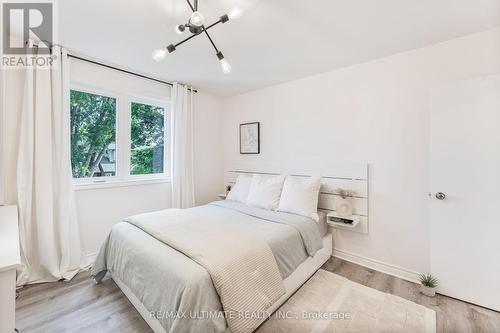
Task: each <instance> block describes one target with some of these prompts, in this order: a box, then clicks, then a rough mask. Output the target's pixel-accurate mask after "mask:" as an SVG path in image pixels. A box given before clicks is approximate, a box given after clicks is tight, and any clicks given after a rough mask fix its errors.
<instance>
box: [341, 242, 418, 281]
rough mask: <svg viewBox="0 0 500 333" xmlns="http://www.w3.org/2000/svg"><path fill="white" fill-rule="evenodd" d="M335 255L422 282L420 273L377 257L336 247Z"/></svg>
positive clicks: (383, 271)
mask: <svg viewBox="0 0 500 333" xmlns="http://www.w3.org/2000/svg"><path fill="white" fill-rule="evenodd" d="M333 256H334V257H337V258H340V259H342V260H346V261H350V262H352V263H355V264H358V265H361V266H364V267H368V268H371V269H374V270H376V271H379V272H382V273H386V274H389V275H392V276H395V277H398V278H401V279H403V280H406V281H410V282H414V283H420V282H419V280H418V277H419V275H420V273H418V272H415V271H412V270H409V269H406V268H403V267H399V266H395V265H391V264H386V263H384V262H381V261H378V260H375V259H371V258H368V257H364V256H361V255H359V254H355V253H352V252H349V251H345V250H341V249H336V248H335V249H334V250H333Z"/></svg>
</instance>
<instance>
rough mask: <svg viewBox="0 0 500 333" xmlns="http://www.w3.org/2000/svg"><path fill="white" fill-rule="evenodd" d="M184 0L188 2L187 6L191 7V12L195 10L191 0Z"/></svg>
mask: <svg viewBox="0 0 500 333" xmlns="http://www.w3.org/2000/svg"><path fill="white" fill-rule="evenodd" d="M186 2H187V3H188V5H189V8H191V10H192V11H193V12H195V11H196V10H195V7H193V5H192V4H191V1H189V0H186Z"/></svg>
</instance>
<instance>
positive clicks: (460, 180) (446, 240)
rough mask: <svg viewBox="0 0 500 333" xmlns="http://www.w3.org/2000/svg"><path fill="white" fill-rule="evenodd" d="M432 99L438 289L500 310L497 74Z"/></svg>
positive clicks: (434, 259)
mask: <svg viewBox="0 0 500 333" xmlns="http://www.w3.org/2000/svg"><path fill="white" fill-rule="evenodd" d="M430 99H431V137H430V178H431V184H430V187H431V194H430V195H431V211H430V213H431V214H430V216H431V227H430V243H431V253H430V254H431V272H432V273H433V274H435V275H436V276H437V277H438V279H439V281H440V285H439V287H438V292H439V293H442V294H445V295H449V296H452V297H455V298H458V299H462V300H464V301H468V302H471V303H475V304H478V305H481V306H484V307H488V308H491V309H495V310H497V311H500V76H488V77H482V78H478V79H472V80H467V81H461V82H460V83H455V84H453V85H451V86H446V87H442V88H439V89H436V90H435V91H433V93H432V94H431V98H430ZM440 192H441V193H442V194H444V196H445V197H444V198H443V195H440V194H441V193H440ZM436 196H437V197H436ZM438 197H439V198H438ZM440 199H442V200H440Z"/></svg>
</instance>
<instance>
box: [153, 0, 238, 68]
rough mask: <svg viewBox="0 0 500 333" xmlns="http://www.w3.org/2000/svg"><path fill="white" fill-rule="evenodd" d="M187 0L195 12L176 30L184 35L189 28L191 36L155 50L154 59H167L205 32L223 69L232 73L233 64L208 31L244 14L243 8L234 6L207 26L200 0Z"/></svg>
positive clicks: (176, 27)
mask: <svg viewBox="0 0 500 333" xmlns="http://www.w3.org/2000/svg"><path fill="white" fill-rule="evenodd" d="M186 1H187V3H188V5H189V8H191V10H192V11H193V13H192V14H191V17H190V18H189V21H188V22H187V23H186V24H178V25H176V26H175V28H174V30H175V32H176V33H177V34H179V35H182V34H183V33H184V31H186V30H189V32H190V33H191V36H189V37H187V38H186V39H184V40H183V41H180V42H179V43H177V44H170V45H168V46H166V47H163V48H161V49H158V50H156V51H154V52H153V54H152V56H153V59H154V60H156V61H161V60H163V59H165V57H166V56H167V53H172V52H174V51H175V50H176V48H177V47H178V46H179V45H181V44H183V43H185V42H187V41H188V40H190V39H191V38H194V37H196V36H198V35H199V34H201V33H205V35H206V36H207V38H208V40H209V41H210V43H211V44H212V46H213V48H214V49H215V55H216V56H217V59H219V62H220V65H221V68H222V71H223V72H224V73H226V74H228V73H230V72H231V65H230V64H229V63H228V62H227V60H226V59H225V58H224V55H223V54H222V52H221V51H219V49H218V48H217V46H215V43H214V41H213V40H212V37H210V35H209V33H208V29H210V28H212V27H214V26H216V25H217V24H219V23H226V22H227V21H229V20H234V19H237V18H240V17H241V15H242V11H241V9H239V8H234V9H233V10H231V11H230V12H229V14H224V15H222V16H221V17H220V18H219V20H218V21H216V22H214V23H212V24H210V25H209V26H207V27H205V17H204V16H203V14H202V13H201V12H200V11H198V0H193V4H191V1H190V0H186Z"/></svg>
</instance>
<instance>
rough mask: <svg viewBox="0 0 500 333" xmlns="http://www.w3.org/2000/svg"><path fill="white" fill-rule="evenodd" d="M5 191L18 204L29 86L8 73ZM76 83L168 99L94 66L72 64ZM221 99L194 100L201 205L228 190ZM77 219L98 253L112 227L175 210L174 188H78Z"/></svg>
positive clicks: (89, 249)
mask: <svg viewBox="0 0 500 333" xmlns="http://www.w3.org/2000/svg"><path fill="white" fill-rule="evenodd" d="M6 76H7V78H6V81H7V82H8V85H7V87H6V96H7V98H6V101H5V102H6V112H5V118H6V119H5V122H6V124H7V126H6V127H5V138H6V144H5V160H4V166H5V169H6V170H5V183H6V184H5V188H6V202H7V203H14V204H15V202H16V196H17V194H16V160H17V146H18V135H17V133H18V132H19V119H20V113H21V111H20V110H21V105H22V92H23V85H24V76H23V72H22V71H19V70H8V71H6ZM70 76H71V80H72V82H76V83H79V84H84V85H89V86H92V87H97V88H102V89H106V90H114V91H117V92H124V93H130V94H135V95H139V96H144V97H149V98H155V99H165V98H166V99H169V98H170V88H169V86H166V85H163V84H160V83H155V82H153V81H150V80H145V79H141V78H137V77H134V76H130V75H128V74H123V73H119V72H116V71H114V70H110V69H106V68H103V67H100V66H96V65H91V64H88V63H84V62H81V61H78V60H72V61H71V74H70ZM220 106H221V103H220V99H219V98H217V97H214V96H212V95H208V94H204V93H203V92H199V93H197V94H195V97H194V122H195V124H194V126H195V142H194V144H195V156H194V158H195V181H196V188H195V191H196V203H197V204H203V203H206V202H209V201H213V200H215V199H216V197H217V194H219V193H220V192H221V191H222V190H223V179H222V178H223V173H222V169H223V167H222V152H223V150H222V133H221V124H222V118H221V117H222V112H221V108H220ZM76 201H77V209H78V219H79V224H80V232H81V237H82V242H83V247H84V251H85V253H86V254H87V255H92V254H94V253H95V252H97V251H98V249H99V247H100V245H101V243H102V241H103V240H104V238H105V237H106V235H107V234H108V232H109V230H110V229H111V227H112V226H113V225H114V224H115V223H117V222H119V221H120V220H121V219H122V218H123V217H125V216H128V215H131V214H137V213H141V212H147V211H152V210H158V209H164V208H169V207H170V183H169V182H163V183H156V184H147V185H133V186H123V187H114V188H98V189H79V190H77V192H76Z"/></svg>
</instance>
